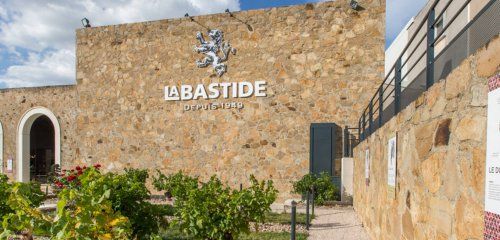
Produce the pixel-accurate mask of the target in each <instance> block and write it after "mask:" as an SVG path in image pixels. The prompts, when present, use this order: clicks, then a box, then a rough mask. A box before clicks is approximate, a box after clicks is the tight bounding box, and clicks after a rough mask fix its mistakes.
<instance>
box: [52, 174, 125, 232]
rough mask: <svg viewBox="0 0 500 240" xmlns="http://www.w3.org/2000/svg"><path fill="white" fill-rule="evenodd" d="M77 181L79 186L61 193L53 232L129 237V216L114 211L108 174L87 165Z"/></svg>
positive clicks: (68, 188) (65, 189) (63, 190)
mask: <svg viewBox="0 0 500 240" xmlns="http://www.w3.org/2000/svg"><path fill="white" fill-rule="evenodd" d="M73 181H74V180H72V181H70V182H73ZM77 181H78V182H79V183H80V184H79V185H77V186H78V187H76V186H73V185H71V186H72V187H67V188H64V189H62V190H61V192H60V193H59V194H58V197H59V202H58V203H57V216H56V220H55V221H54V223H53V226H52V229H51V235H52V236H53V237H54V238H55V239H130V236H131V235H132V230H131V226H130V222H129V220H128V218H127V217H125V216H123V215H122V214H121V213H120V212H117V211H114V210H113V203H112V201H111V200H110V197H111V192H112V188H111V184H110V182H109V177H108V176H106V175H102V174H101V173H100V172H99V171H98V169H96V168H88V169H86V170H85V171H84V172H83V173H82V174H80V176H79V177H78V180H77Z"/></svg>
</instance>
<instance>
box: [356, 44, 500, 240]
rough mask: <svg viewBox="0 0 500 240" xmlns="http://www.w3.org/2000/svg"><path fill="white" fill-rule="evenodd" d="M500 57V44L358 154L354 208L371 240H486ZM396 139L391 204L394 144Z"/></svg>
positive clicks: (426, 95) (434, 89) (436, 87)
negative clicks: (489, 146)
mask: <svg viewBox="0 0 500 240" xmlns="http://www.w3.org/2000/svg"><path fill="white" fill-rule="evenodd" d="M499 52H500V38H498V37H497V38H496V39H494V40H492V41H491V42H490V43H489V45H488V46H486V47H485V48H483V49H481V50H479V51H478V53H476V54H475V55H473V56H470V57H469V58H468V59H466V60H465V61H464V62H462V63H461V65H460V66H459V67H458V68H456V69H455V70H454V71H453V72H452V73H451V74H450V75H449V76H448V77H447V78H446V79H445V80H442V81H440V82H438V83H436V84H435V85H434V86H432V87H431V88H430V89H429V90H428V91H427V92H425V93H424V94H423V95H422V96H421V97H420V98H418V99H417V101H415V102H414V103H412V104H411V105H409V106H408V107H407V108H405V109H404V110H403V111H402V112H401V113H400V114H398V115H397V116H396V117H395V118H393V119H392V120H391V121H389V122H388V123H386V125H384V126H383V127H382V128H380V129H379V130H377V131H376V132H375V133H374V134H373V135H372V136H371V137H369V138H368V139H367V140H365V141H364V142H362V143H361V144H360V145H358V146H357V147H356V148H355V150H354V158H355V162H354V164H355V167H354V206H355V209H356V211H357V212H358V214H359V216H360V217H361V219H362V221H363V223H364V226H365V227H366V229H367V230H368V232H369V234H370V236H371V238H372V239H483V228H484V223H483V211H484V177H485V174H484V173H485V158H486V117H487V116H486V113H487V92H488V91H487V79H488V78H489V77H491V76H494V75H495V74H496V73H498V70H499V64H500V58H499V56H498V53H499ZM396 134H397V137H398V140H397V144H398V145H397V146H398V149H397V159H398V160H397V161H398V162H397V163H398V165H397V181H396V182H397V184H396V197H395V199H392V198H390V197H388V194H387V142H388V140H389V138H392V137H393V136H395V135H396ZM366 149H370V154H371V159H372V160H371V168H370V184H369V186H367V185H366V184H365V151H366Z"/></svg>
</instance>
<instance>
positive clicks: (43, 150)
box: [30, 115, 55, 183]
mask: <svg viewBox="0 0 500 240" xmlns="http://www.w3.org/2000/svg"><path fill="white" fill-rule="evenodd" d="M54 152H55V148H54V125H53V124H52V122H51V121H50V119H49V118H48V117H47V116H45V115H42V116H40V117H38V118H37V119H35V121H34V122H33V125H32V126H31V131H30V180H31V181H37V182H42V183H45V182H47V180H48V176H49V174H50V172H51V171H52V170H53V169H54V164H55V158H54Z"/></svg>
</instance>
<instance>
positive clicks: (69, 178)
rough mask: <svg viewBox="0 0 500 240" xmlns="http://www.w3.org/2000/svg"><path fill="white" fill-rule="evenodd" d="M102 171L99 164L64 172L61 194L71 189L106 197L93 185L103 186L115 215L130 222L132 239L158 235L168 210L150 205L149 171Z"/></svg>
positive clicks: (59, 183) (60, 180)
mask: <svg viewBox="0 0 500 240" xmlns="http://www.w3.org/2000/svg"><path fill="white" fill-rule="evenodd" d="M100 167H101V165H99V164H96V165H94V166H93V167H88V168H87V167H79V166H77V167H76V168H75V169H71V170H69V171H63V174H62V175H61V176H60V177H59V178H58V179H57V180H56V182H55V185H56V186H57V187H59V188H60V189H63V190H62V192H61V193H63V192H64V190H65V189H70V190H75V191H76V190H78V191H80V192H86V191H89V192H87V193H86V194H92V195H98V196H101V195H102V194H103V193H105V192H103V189H100V188H95V187H92V186H94V185H95V184H94V182H96V181H98V182H101V184H102V185H103V186H105V187H106V190H107V191H109V194H107V195H106V199H107V200H109V204H110V210H111V211H112V213H119V214H121V215H122V216H123V217H126V219H127V221H129V222H130V228H131V237H132V238H137V239H149V238H150V236H151V235H154V234H156V233H158V232H159V228H160V224H161V223H163V222H164V220H163V216H165V215H166V214H167V213H168V210H169V209H166V208H164V207H163V206H157V205H153V204H151V203H149V202H147V200H148V199H149V196H150V192H149V190H148V189H147V188H146V180H147V178H148V177H149V174H148V172H147V170H138V169H125V173H124V174H114V173H107V174H104V175H103V174H101V173H100V172H99V169H100ZM94 175H95V176H94ZM89 176H94V177H90V178H89ZM94 191H95V193H94ZM99 200H100V199H99ZM82 204H84V203H82ZM107 210H108V209H106V211H107Z"/></svg>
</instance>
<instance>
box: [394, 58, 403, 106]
mask: <svg viewBox="0 0 500 240" xmlns="http://www.w3.org/2000/svg"><path fill="white" fill-rule="evenodd" d="M394 71H395V73H394V74H395V79H394V115H396V114H398V113H399V111H401V58H398V60H397V61H396V68H395V69H394Z"/></svg>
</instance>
